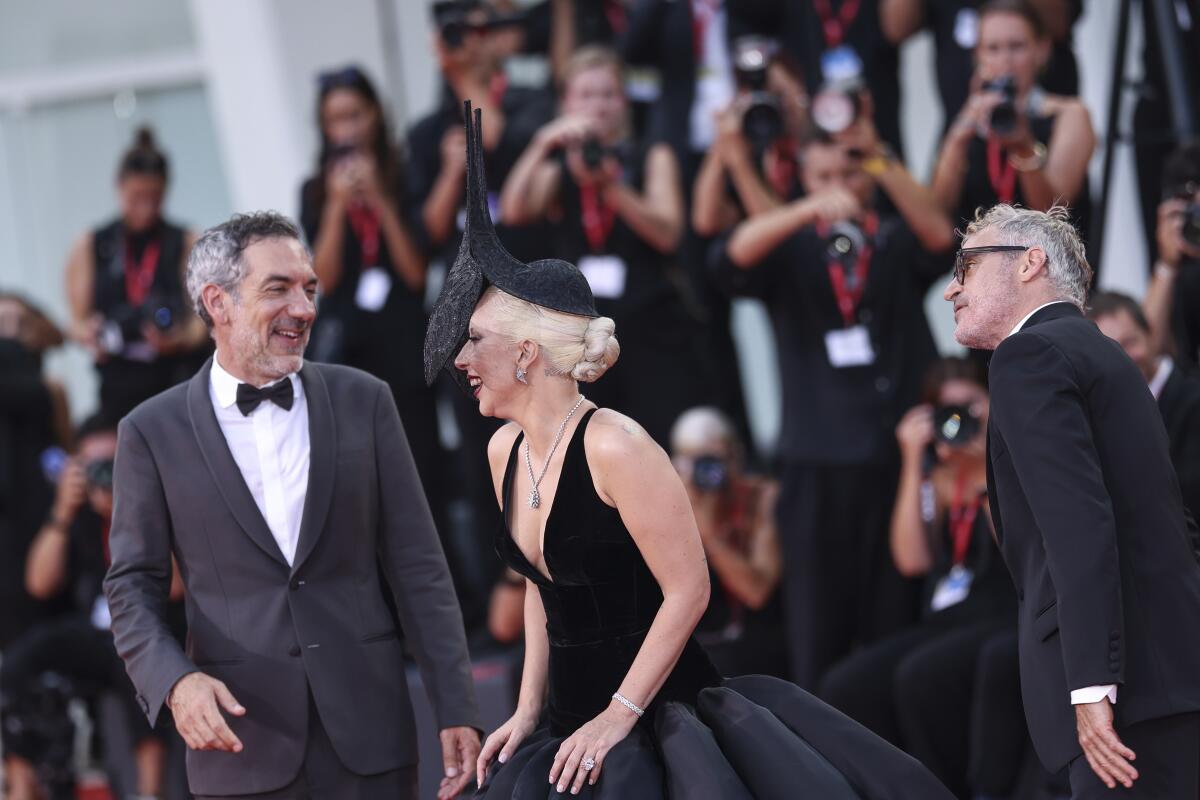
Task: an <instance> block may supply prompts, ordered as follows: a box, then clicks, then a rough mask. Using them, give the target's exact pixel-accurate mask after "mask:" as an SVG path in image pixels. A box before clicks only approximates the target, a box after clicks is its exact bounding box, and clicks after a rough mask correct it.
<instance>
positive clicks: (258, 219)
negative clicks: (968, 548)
mask: <svg viewBox="0 0 1200 800" xmlns="http://www.w3.org/2000/svg"><path fill="white" fill-rule="evenodd" d="M275 238H281V239H295V240H296V241H302V240H301V238H300V230H299V229H298V228H297V227H296V225H295V223H293V222H292V221H291V220H290V219H288V218H287V217H285V216H283V215H282V214H279V213H277V212H275V211H256V212H253V213H251V214H234V215H233V216H232V217H230V218H229V220H228V221H226V222H222V223H221V224H220V225H217V226H215V227H212V228H209V229H208V230H206V231H205V232H204V233H203V234H202V235H201V236H200V238H199V239H197V240H196V244H195V245H194V246H193V247H192V252H191V254H190V255H189V256H188V263H187V293H188V297H189V298H190V299H191V301H192V306H193V308H195V309H196V314H197V316H199V317H200V319H202V320H204V324H205V325H207V326H208V328H209V330H212V326H213V321H212V317H211V316H210V315H209V313H208V309H206V308H205V307H204V298H203V297H202V296H201V293H202V292H203V291H204V287H205V286H208V285H209V284H212V285H214V286H219V287H220V288H222V289H224V290H225V291H226V292H229V293H230V294H231V295H233V296H234V297H236V296H237V287H238V284H240V283H241V282H242V278H244V277H245V276H246V265H245V263H244V262H243V261H242V253H243V252H245V250H246V248H247V247H249V246H250V245H252V244H254V243H255V242H257V241H260V240H262V239H275Z"/></svg>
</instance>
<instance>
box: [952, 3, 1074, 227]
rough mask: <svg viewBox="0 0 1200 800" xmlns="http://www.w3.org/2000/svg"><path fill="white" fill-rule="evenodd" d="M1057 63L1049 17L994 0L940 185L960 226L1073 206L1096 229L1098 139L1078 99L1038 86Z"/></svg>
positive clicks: (987, 7)
mask: <svg viewBox="0 0 1200 800" xmlns="http://www.w3.org/2000/svg"><path fill="white" fill-rule="evenodd" d="M1049 55H1050V40H1049V38H1048V36H1047V33H1046V28H1045V26H1044V23H1043V21H1042V17H1041V16H1040V15H1039V14H1038V13H1037V11H1036V10H1035V9H1034V7H1033V6H1032V5H1031V4H1030V3H1029V2H1028V0H988V2H986V3H984V5H983V6H982V7H981V8H980V9H979V33H978V44H977V46H976V49H975V64H976V67H975V75H974V77H973V79H972V92H971V95H970V97H969V98H968V99H967V102H966V104H965V105H964V106H963V108H962V110H961V111H960V112H959V113H958V117H957V119H956V120H955V121H954V123H953V124H952V125H951V126H950V128H949V130H948V131H947V133H946V137H945V139H944V140H943V142H942V149H941V153H940V154H939V156H938V162H937V166H936V168H935V170H934V176H933V192H934V195H936V197H937V200H938V203H939V204H940V205H941V207H942V208H943V209H944V210H945V211H946V212H947V213H949V214H953V215H954V218H955V219H956V220H957V219H969V218H971V217H973V215H974V210H975V209H976V208H978V207H981V206H982V207H987V206H991V205H993V204H995V203H998V202H999V203H1021V204H1023V205H1025V206H1027V207H1029V208H1033V209H1036V210H1040V211H1044V210H1046V209H1048V208H1050V207H1051V206H1052V205H1055V204H1060V205H1069V206H1070V207H1071V210H1072V216H1073V217H1074V218H1076V219H1078V220H1080V221H1081V222H1082V223H1083V224H1085V225H1086V223H1087V222H1088V221H1089V220H1088V216H1089V214H1090V206H1091V203H1090V198H1089V197H1088V192H1087V165H1088V161H1089V160H1090V159H1091V155H1092V151H1093V150H1094V149H1095V145H1096V137H1095V133H1094V132H1093V130H1092V123H1091V120H1090V118H1089V116H1088V111H1087V108H1085V107H1084V105H1083V103H1081V102H1080V101H1079V99H1078V98H1075V97H1062V96H1056V95H1050V94H1047V93H1046V92H1044V91H1043V90H1042V89H1041V88H1040V87H1039V86H1038V83H1037V81H1038V76H1039V74H1040V72H1041V70H1042V69H1043V68H1044V66H1045V64H1046V61H1047V59H1048V58H1049Z"/></svg>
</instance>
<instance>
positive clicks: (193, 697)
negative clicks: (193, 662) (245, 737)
mask: <svg viewBox="0 0 1200 800" xmlns="http://www.w3.org/2000/svg"><path fill="white" fill-rule="evenodd" d="M167 707H168V708H170V709H171V714H172V715H173V716H174V717H175V727H176V728H177V729H178V730H179V735H180V736H182V737H183V741H184V742H186V743H187V746H188V747H190V748H192V749H193V750H223V751H225V752H228V753H240V752H242V742H241V740H240V739H238V737H237V736H236V735H234V732H233V730H231V729H230V727H229V724H228V723H227V722H225V717H224V715H222V714H221V709H224V710H225V711H226V712H228V713H230V714H233V715H234V716H235V717H240V716H242V715H244V714H245V713H246V709H245V708H243V707H242V704H241V703H239V702H238V701H237V700H236V699H235V698H234V696H233V694H231V693H230V691H229V689H228V687H226V686H225V684H224V683H222V682H221V681H219V680H217V679H216V678H212V677H209V676H208V675H205V674H204V673H203V672H189V673H188V674H187V675H184V676H183V677H182V678H180V679H179V680H178V681H177V682H176V683H175V686H174V688H173V689H171V693H170V694H169V695H167Z"/></svg>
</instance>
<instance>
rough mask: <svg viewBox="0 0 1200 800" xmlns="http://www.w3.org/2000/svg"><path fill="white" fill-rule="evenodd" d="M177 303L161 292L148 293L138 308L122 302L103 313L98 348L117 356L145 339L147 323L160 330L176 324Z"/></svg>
mask: <svg viewBox="0 0 1200 800" xmlns="http://www.w3.org/2000/svg"><path fill="white" fill-rule="evenodd" d="M177 306H178V303H177V302H176V301H173V300H171V299H170V298H168V297H167V296H165V295H163V294H161V293H151V294H150V296H149V297H147V298H146V301H145V302H144V303H142V304H141V305H140V306H135V305H132V304H130V303H121V304H119V305H116V306H113V307H112V308H111V309H109V311H108V313H107V314H105V317H104V323H103V325H101V327H100V334H99V336H98V337H97V339H98V341H99V343H100V347H101V349H102V350H104V352H106V353H108V354H109V355H120V354H122V353H124V352H125V351H126V348H128V347H129V345H130V344H133V343H135V342H141V341H143V340H144V337H143V336H142V327H143V325H145V323H147V322H149V323H152V324H153V325H154V327H156V328H158V329H159V330H160V331H166V330H168V329H170V327H171V326H172V325H174V324H175V318H176V316H177V314H178V308H177Z"/></svg>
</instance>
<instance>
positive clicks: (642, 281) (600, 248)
mask: <svg viewBox="0 0 1200 800" xmlns="http://www.w3.org/2000/svg"><path fill="white" fill-rule="evenodd" d="M597 155H599V154H597ZM645 157H646V150H645V148H642V147H637V146H632V145H629V146H624V147H621V148H618V149H617V150H616V151H615V152H612V153H609V154H606V155H604V156H603V158H617V159H618V160H619V161H620V164H621V167H622V170H623V178H622V182H623V183H625V184H626V185H627V186H629V187H630V188H631V189H633V190H634V191H637V192H640V191H642V188H643V186H642V184H643V181H644V179H645V174H644V173H645ZM559 163H560V169H559V174H560V175H561V183H560V184H559V193H558V196H559V202H560V206H561V209H562V220H561V221H559V222H558V223H557V224H555V225H553V226H552V231H553V237H554V239H553V240H554V249H553V252H554V255H555V256H556V257H558V258H561V259H564V260H566V261H569V262H571V263H572V264H576V265H578V266H579V268H580V269H581V270H582V271H583V273H584V275H587V276H588V278H589V281H591V282H592V291H593V293H594V294H595V295H596V310H597V311H599V312H600V313H601V314H602V315H603V316H606V317H611V318H612V319H613V321H614V322H615V323H616V326H617V338H618V339H619V340H620V342H621V358H620V359H619V360H618V361H617V363H616V365H615V366H613V367H612V368H611V369H610V370H609V371H608V372H606V373H605V376H604V380H603V381H601V382H598V383H595V384H592V385H590V386H589V387H588V396H589V397H590V398H591V399H592V400H594V401H595V402H596V403H597V404H598V405H600V406H603V407H607V408H613V409H615V410H617V411H620V412H621V413H624V414H628V415H630V416H631V417H633V418H634V419H636V420H637V421H638V423H639V424H641V425H642V426H643V427H644V428H645V429H646V432H647V433H649V434H650V436H651V437H653V438H654V440H655V441H657V442H658V443H659V444H661V445H663V446H664V447H666V446H668V444H669V439H670V433H671V426H672V425H674V424H675V420H676V418H677V417H678V416H679V415H680V414H682V413H683V412H684V411H686V410H687V409H689V408H692V407H693V406H698V405H706V404H711V403H712V402H713V391H712V388H711V387H712V386H713V379H712V376H711V374H710V371H709V369H708V367H707V365H706V364H705V360H704V356H703V351H702V350H701V348H702V347H703V341H702V339H703V336H704V329H703V327H702V326H701V325H700V322H699V312H698V311H697V309H696V305H695V302H694V301H692V300H691V298H690V295H689V294H688V288H687V282H686V279H685V278H684V276H683V273H682V270H681V269H680V267H679V263H678V261H677V260H676V258H675V257H674V256H671V255H665V254H663V253H660V252H659V251H657V250H655V249H654V248H653V247H651V246H650V245H649V244H647V243H646V242H645V241H644V240H643V239H642V238H641V237H640V236H638V235H637V233H635V232H634V231H633V230H632V229H631V228H630V227H629V226H628V225H626V224H625V222H624V221H623V220H622V219H621V218H620V216H619V215H618V214H617V213H616V211H615V209H612V208H609V207H607V206H606V205H605V203H604V200H603V197H602V192H600V191H599V190H597V189H594V188H584V187H581V186H580V185H579V184H578V183H577V182H576V181H575V178H574V176H573V175H572V174H571V170H570V169H569V168H568V166H567V163H566V158H565V156H562V155H560V156H559ZM597 166H599V164H597ZM596 265H598V266H596ZM593 269H599V270H602V271H604V270H617V271H620V272H623V275H624V277H623V283H624V286H623V291H620V292H619V293H609V292H606V291H605V290H604V289H603V288H601V284H600V283H597V282H596V281H595V280H593V278H592V274H593V273H592V272H591V271H592V270H593Z"/></svg>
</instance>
